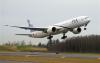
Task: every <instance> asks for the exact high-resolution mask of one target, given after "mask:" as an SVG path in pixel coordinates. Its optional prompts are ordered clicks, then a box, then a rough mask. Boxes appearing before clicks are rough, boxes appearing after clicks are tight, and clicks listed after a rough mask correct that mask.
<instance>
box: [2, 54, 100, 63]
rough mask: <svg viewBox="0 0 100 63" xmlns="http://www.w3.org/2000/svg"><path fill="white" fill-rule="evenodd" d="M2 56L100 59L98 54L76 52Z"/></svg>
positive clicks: (13, 62) (7, 62) (4, 62)
mask: <svg viewBox="0 0 100 63" xmlns="http://www.w3.org/2000/svg"><path fill="white" fill-rule="evenodd" d="M0 56H43V57H50V58H55V57H58V58H81V59H100V55H96V54H74V53H72V54H71V53H59V54H56V53H46V52H0ZM11 62H12V63H34V62H16V61H5V60H0V63H11Z"/></svg>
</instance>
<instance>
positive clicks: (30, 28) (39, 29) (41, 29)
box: [4, 25, 47, 31]
mask: <svg viewBox="0 0 100 63" xmlns="http://www.w3.org/2000/svg"><path fill="white" fill-rule="evenodd" d="M4 26H9V25H4ZM10 27H16V28H21V29H25V30H34V31H45V30H47V28H33V27H20V26H10Z"/></svg>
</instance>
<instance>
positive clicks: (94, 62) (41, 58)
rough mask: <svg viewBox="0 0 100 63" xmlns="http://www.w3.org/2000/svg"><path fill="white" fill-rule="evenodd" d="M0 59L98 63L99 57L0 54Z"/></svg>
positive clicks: (99, 61)
mask: <svg viewBox="0 0 100 63" xmlns="http://www.w3.org/2000/svg"><path fill="white" fill-rule="evenodd" d="M0 60H13V61H26V62H27V61H28V62H34V63H100V59H80V58H62V57H44V56H0Z"/></svg>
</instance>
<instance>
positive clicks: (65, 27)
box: [5, 16, 91, 39]
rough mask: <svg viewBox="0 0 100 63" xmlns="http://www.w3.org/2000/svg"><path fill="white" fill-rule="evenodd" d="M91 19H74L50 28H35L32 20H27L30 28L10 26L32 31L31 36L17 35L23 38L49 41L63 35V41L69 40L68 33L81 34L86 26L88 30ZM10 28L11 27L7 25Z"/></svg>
mask: <svg viewBox="0 0 100 63" xmlns="http://www.w3.org/2000/svg"><path fill="white" fill-rule="evenodd" d="M90 21H91V20H90V18H89V17H88V16H79V17H76V18H72V19H69V20H65V21H63V22H60V23H57V24H54V25H51V26H48V27H43V28H42V27H33V25H32V24H31V23H30V20H27V22H28V25H29V26H28V27H20V26H10V27H16V28H21V29H25V30H30V32H31V33H30V34H16V35H23V36H29V37H32V38H44V37H47V39H52V38H53V35H57V34H63V36H62V37H61V39H65V38H67V36H66V35H65V34H66V33H67V32H68V31H70V32H72V33H73V34H79V33H80V32H81V31H82V29H81V27H82V26H84V30H86V29H87V28H86V26H87V25H88V23H89V22H90ZM5 26H9V25H5Z"/></svg>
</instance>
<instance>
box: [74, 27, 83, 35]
mask: <svg viewBox="0 0 100 63" xmlns="http://www.w3.org/2000/svg"><path fill="white" fill-rule="evenodd" d="M72 32H73V33H74V34H79V33H80V32H81V28H75V29H73V31H72Z"/></svg>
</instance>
